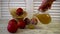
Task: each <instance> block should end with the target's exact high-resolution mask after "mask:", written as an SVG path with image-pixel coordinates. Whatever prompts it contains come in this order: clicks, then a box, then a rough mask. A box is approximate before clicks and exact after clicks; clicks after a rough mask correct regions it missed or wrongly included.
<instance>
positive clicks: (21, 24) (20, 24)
mask: <svg viewBox="0 0 60 34" xmlns="http://www.w3.org/2000/svg"><path fill="white" fill-rule="evenodd" d="M25 26H26V24H25V22H24V21H23V20H19V21H18V27H19V28H21V29H24V28H25Z"/></svg>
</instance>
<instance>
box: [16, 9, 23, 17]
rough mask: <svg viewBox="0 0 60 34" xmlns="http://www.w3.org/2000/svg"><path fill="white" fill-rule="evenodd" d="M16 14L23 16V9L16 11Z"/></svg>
mask: <svg viewBox="0 0 60 34" xmlns="http://www.w3.org/2000/svg"><path fill="white" fill-rule="evenodd" d="M16 14H17V15H18V16H20V15H22V14H23V9H22V8H18V9H17V10H16Z"/></svg>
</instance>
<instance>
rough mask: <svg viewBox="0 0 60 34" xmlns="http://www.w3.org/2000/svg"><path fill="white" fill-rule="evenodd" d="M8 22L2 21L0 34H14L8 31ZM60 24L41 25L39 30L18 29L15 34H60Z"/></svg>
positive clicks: (0, 22) (0, 21)
mask: <svg viewBox="0 0 60 34" xmlns="http://www.w3.org/2000/svg"><path fill="white" fill-rule="evenodd" d="M7 24H8V20H0V34H13V33H9V32H8V31H7ZM59 25H60V24H55V25H52V24H50V25H46V26H44V25H41V24H40V25H39V27H40V28H39V29H18V30H17V32H16V33H14V34H60V27H59ZM37 26H38V25H37Z"/></svg>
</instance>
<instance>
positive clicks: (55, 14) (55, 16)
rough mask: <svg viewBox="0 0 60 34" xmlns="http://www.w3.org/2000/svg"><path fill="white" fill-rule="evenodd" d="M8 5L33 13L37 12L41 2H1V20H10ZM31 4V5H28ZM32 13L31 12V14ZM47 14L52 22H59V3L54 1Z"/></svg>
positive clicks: (11, 0)
mask: <svg viewBox="0 0 60 34" xmlns="http://www.w3.org/2000/svg"><path fill="white" fill-rule="evenodd" d="M8 3H9V5H12V7H22V8H24V9H26V10H27V12H29V13H31V14H32V13H33V12H36V11H37V8H38V7H39V6H40V5H41V0H32V2H31V0H10V2H8V0H4V1H3V0H2V1H1V2H0V4H2V5H1V6H2V7H1V6H0V7H1V9H0V11H1V19H11V18H12V17H11V15H10V12H9V9H8V8H9V7H8ZM29 3H31V4H29ZM32 11H33V12H32ZM48 12H49V14H50V15H51V17H52V20H53V21H54V22H55V21H57V22H60V2H59V0H58V1H57V0H56V1H55V2H54V3H53V5H52V8H51V9H50V10H49V11H48Z"/></svg>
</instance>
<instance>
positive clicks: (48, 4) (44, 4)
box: [38, 0, 55, 12]
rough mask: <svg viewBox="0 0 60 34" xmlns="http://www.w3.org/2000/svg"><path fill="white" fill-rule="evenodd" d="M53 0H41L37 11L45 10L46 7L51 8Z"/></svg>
mask: <svg viewBox="0 0 60 34" xmlns="http://www.w3.org/2000/svg"><path fill="white" fill-rule="evenodd" d="M54 1H55V0H43V1H42V4H41V6H40V7H39V9H38V10H39V11H40V10H41V11H42V12H45V11H46V10H48V9H51V6H52V4H53V2H54Z"/></svg>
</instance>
